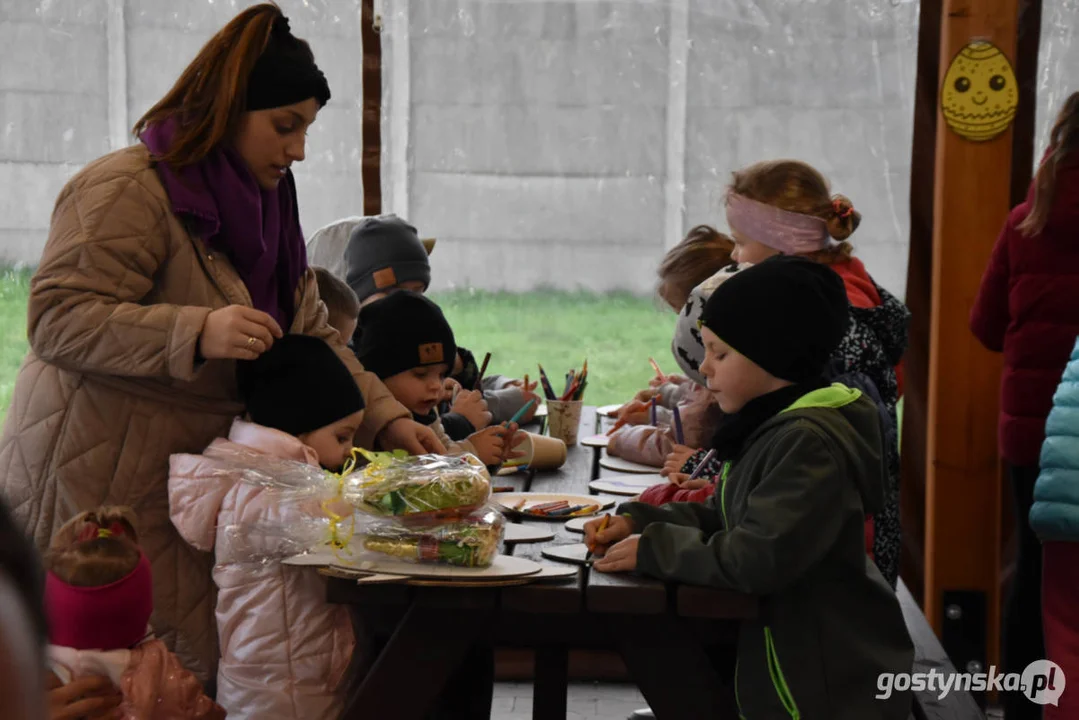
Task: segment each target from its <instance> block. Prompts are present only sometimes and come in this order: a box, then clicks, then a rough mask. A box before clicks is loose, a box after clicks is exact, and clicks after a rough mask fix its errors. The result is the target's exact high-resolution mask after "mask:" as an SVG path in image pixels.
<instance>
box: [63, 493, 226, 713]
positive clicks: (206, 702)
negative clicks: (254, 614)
mask: <svg viewBox="0 0 1079 720" xmlns="http://www.w3.org/2000/svg"><path fill="white" fill-rule="evenodd" d="M45 567H46V570H47V573H46V576H45V612H46V615H47V617H48V624H49V643H50V644H49V647H48V659H49V669H50V670H51V671H52V674H53V676H54V677H53V678H51V680H52V683H51V685H53V686H56V685H61V686H62V685H66V684H67V683H69V682H72V681H77V680H80V679H81V678H86V677H90V676H97V677H103V678H108V679H109V680H111V681H112V683H113V685H114V686H115V687H116V688H117V690H118V692H119V693H120V694H121V695H122V696H123V699H122V700H121V702H120V706H119V708H118V712H117V714H116V717H117V718H122V719H123V720H155V719H157V718H169V720H219V719H220V718H224V717H225V711H224V710H223V709H222V708H221V707H220V706H219V705H217V704H216V703H214V702H213V701H212V700H211V699H210V698H208V697H207V696H206V695H205V694H204V693H203V690H202V684H201V683H200V682H199V681H198V680H197V679H196V678H195V676H194V675H192V674H191V673H190V672H188V671H187V670H185V669H184V667H183V666H182V665H181V664H180V660H179V659H178V658H177V657H176V656H175V655H173V654H172V653H171V652H169V650H168V649H167V648H166V647H165V644H164V643H163V642H161V641H160V640H158V639H156V638H155V637H154V636H153V632H152V631H151V630H150V627H149V622H150V613H151V612H152V611H153V609H154V598H153V577H152V575H151V571H150V561H149V560H147V559H146V555H144V554H143V552H142V550H141V549H140V548H139V545H138V537H137V534H136V531H135V514H134V511H132V510H131V509H130V508H122V507H102V508H99V509H97V510H95V511H92V512H84V513H80V514H79V515H76V516H75V517H74V518H73V519H72V520H70V521H69V522H68V523H66V524H65V525H64V526H63V527H61V528H60V530H58V531H57V533H56V535H55V536H54V537H53V539H52V544H51V546H50V548H49V550H48V552H47V553H46V555H45Z"/></svg>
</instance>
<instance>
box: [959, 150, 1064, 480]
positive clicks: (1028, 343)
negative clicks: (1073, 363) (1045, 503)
mask: <svg viewBox="0 0 1079 720" xmlns="http://www.w3.org/2000/svg"><path fill="white" fill-rule="evenodd" d="M1033 197H1034V190H1033V185H1032V186H1031V190H1030V191H1029V192H1028V193H1027V199H1026V201H1025V202H1023V203H1022V204H1021V205H1019V206H1017V207H1016V208H1015V209H1014V210H1012V212H1011V214H1009V215H1008V221H1007V222H1006V223H1005V224H1004V229H1003V230H1001V233H1000V237H999V238H997V244H996V247H995V248H993V256H992V259H991V260H990V261H989V267H988V268H987V269H986V271H985V275H984V277H983V278H982V286H981V289H980V290H979V291H978V297H977V300H976V301H975V303H974V309H973V311H972V312H971V317H970V328H971V330H972V331H973V332H974V335H975V336H976V337H977V338H978V340H980V341H981V343H982V344H983V345H985V347H986V348H988V349H989V350H992V351H994V352H1003V353H1004V375H1003V377H1002V379H1001V402H1000V428H999V432H1000V438H999V442H1000V455H1001V457H1002V458H1004V460H1005V461H1006V462H1008V463H1009V464H1011V465H1015V466H1036V465H1037V464H1038V458H1039V455H1040V453H1041V447H1042V443H1043V442H1044V440H1045V419H1046V417H1047V416H1048V415H1049V411H1050V410H1051V409H1052V406H1053V393H1054V392H1055V391H1056V387H1057V385H1058V384H1059V383H1060V376H1061V373H1063V372H1064V366H1065V365H1066V364H1067V362H1068V356H1069V355H1070V353H1071V349H1072V346H1073V345H1074V344H1075V337H1076V335H1079V157H1076V158H1073V159H1072V160H1071V161H1069V162H1068V163H1067V164H1066V166H1065V167H1062V168H1061V169H1060V170H1059V171H1058V173H1057V186H1056V192H1055V199H1054V201H1053V206H1052V209H1051V211H1050V214H1049V222H1048V224H1047V225H1046V226H1045V230H1044V231H1043V232H1042V233H1041V234H1039V235H1036V236H1034V237H1026V236H1025V235H1023V233H1021V232H1020V231H1019V230H1017V229H1016V226H1017V225H1019V223H1021V222H1022V221H1023V219H1024V218H1026V216H1027V214H1028V213H1029V212H1030V208H1031V205H1032V201H1033Z"/></svg>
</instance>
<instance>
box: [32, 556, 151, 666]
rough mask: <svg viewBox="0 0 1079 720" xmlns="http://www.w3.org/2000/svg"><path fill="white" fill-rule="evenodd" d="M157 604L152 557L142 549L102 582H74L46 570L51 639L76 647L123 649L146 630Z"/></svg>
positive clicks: (46, 610) (79, 648)
mask: <svg viewBox="0 0 1079 720" xmlns="http://www.w3.org/2000/svg"><path fill="white" fill-rule="evenodd" d="M153 609H154V584H153V576H152V575H151V573H150V561H149V560H147V559H146V556H145V555H143V554H142V553H139V564H138V565H136V566H135V569H134V570H132V571H131V572H129V573H128V574H127V575H125V576H124V577H122V578H120V579H119V580H117V581H116V582H114V583H110V584H108V585H102V586H101V587H80V586H77V585H70V584H68V583H66V582H64V581H63V580H61V579H60V578H58V577H57V576H56V575H54V574H53V573H51V572H50V573H47V574H46V576H45V613H46V616H47V617H48V620H49V642H50V643H52V644H53V645H62V646H63V647H70V648H74V649H76V650H122V649H126V648H130V647H133V646H134V645H135V644H137V643H138V642H139V641H140V640H142V638H143V637H144V636H145V635H146V624H147V623H148V622H149V621H150V613H151V612H153Z"/></svg>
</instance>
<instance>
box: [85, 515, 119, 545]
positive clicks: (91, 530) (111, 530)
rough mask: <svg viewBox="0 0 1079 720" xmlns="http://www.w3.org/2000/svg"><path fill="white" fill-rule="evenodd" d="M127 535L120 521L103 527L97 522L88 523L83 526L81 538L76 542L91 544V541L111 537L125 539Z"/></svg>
mask: <svg viewBox="0 0 1079 720" xmlns="http://www.w3.org/2000/svg"><path fill="white" fill-rule="evenodd" d="M126 535H127V533H126V532H125V531H124V526H123V524H122V523H121V522H119V521H118V520H114V521H112V522H111V523H109V526H108V527H107V528H106V527H101V525H99V524H98V523H96V522H88V523H86V524H85V525H83V528H82V530H80V531H79V536H78V537H77V538H75V541H76V542H90V541H91V540H98V539H101V538H110V537H124V536H126Z"/></svg>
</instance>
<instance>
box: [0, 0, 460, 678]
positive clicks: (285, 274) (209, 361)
mask: <svg viewBox="0 0 1079 720" xmlns="http://www.w3.org/2000/svg"><path fill="white" fill-rule="evenodd" d="M329 95H330V93H329V87H328V86H327V84H326V80H325V77H324V76H323V75H322V73H321V72H320V71H319V70H318V68H317V67H316V65H315V63H314V58H313V56H312V54H311V51H310V49H309V48H308V46H307V44H306V43H304V42H303V41H302V40H298V39H296V38H295V37H293V36H292V34H291V32H290V30H289V27H288V21H287V19H285V18H284V16H283V15H282V14H281V12H280V10H279V9H278V8H277V7H276V6H274V5H258V6H255V7H252V8H249V9H248V10H245V11H244V12H242V13H240V14H239V15H238V16H237V17H236V18H235V19H233V20H232V22H230V23H229V24H228V25H227V26H226V27H225V28H223V29H222V30H221V31H220V32H219V33H218V34H217V35H216V36H215V37H214V38H212V39H211V40H210V42H209V43H208V44H207V45H206V46H205V47H204V48H203V49H202V50H201V51H200V53H199V55H198V56H197V57H196V58H195V60H194V61H193V62H192V63H191V65H190V66H188V68H187V69H186V70H185V71H184V73H183V74H182V75H181V77H180V78H179V80H178V81H177V83H176V85H175V86H174V87H173V89H172V90H171V91H170V92H169V93H168V94H167V95H166V96H165V97H164V98H163V99H162V100H161V101H160V102H159V103H158V104H157V105H155V106H154V107H153V108H151V110H150V111H149V112H148V113H147V114H146V116H144V117H143V118H142V119H141V120H140V121H139V123H138V124H137V125H136V126H135V134H136V135H137V136H138V137H140V139H141V140H142V142H141V143H139V144H137V145H135V146H133V147H129V148H127V149H125V150H120V151H118V152H114V153H112V154H110V155H106V156H105V157H103V158H100V159H99V160H97V161H95V162H93V163H90V164H89V165H88V166H86V167H85V168H84V169H83V170H82V171H80V172H79V173H78V174H76V175H75V177H74V178H72V180H71V181H70V182H69V183H68V184H67V186H66V187H65V188H64V189H63V191H62V192H61V193H60V196H59V198H58V199H57V202H56V207H55V210H54V212H53V217H52V224H51V227H50V230H49V239H48V242H47V244H46V246H45V251H44V255H43V256H42V258H41V264H40V266H39V268H38V270H37V273H36V274H35V275H34V278H33V281H32V283H31V291H30V302H29V318H28V333H29V339H30V348H31V349H30V352H29V353H28V355H27V357H26V360H25V361H24V363H23V366H22V369H21V370H20V372H19V377H18V381H17V383H16V386H15V394H14V397H13V399H12V404H11V408H10V410H9V412H8V416H7V421H6V423H5V425H4V432H3V437H2V439H0V495H2V496H3V498H4V499H5V500H6V501H7V502H8V504H9V505H10V506H11V508H12V510H13V513H14V516H15V519H16V522H17V524H18V525H20V526H21V527H22V528H23V530H24V531H25V532H26V533H27V534H28V535H32V536H33V538H34V540H35V541H36V543H37V545H38V547H39V548H44V547H46V546H47V544H48V541H49V538H50V537H51V536H52V534H53V530H54V529H55V528H57V527H59V526H60V525H61V524H63V523H64V522H65V521H66V520H68V519H69V518H71V517H72V516H73V515H75V514H76V513H78V512H80V511H82V510H87V509H90V508H93V507H96V506H99V505H106V504H108V505H129V506H131V507H133V508H134V509H135V510H136V511H137V512H138V514H139V516H140V517H141V518H142V519H143V522H144V523H145V528H146V532H145V538H144V543H143V548H144V549H145V551H146V553H147V555H148V556H149V557H150V559H151V561H152V563H153V573H154V606H155V614H154V617H153V618H152V624H153V627H154V630H155V631H156V633H157V634H158V636H159V637H160V638H162V639H163V640H165V642H166V644H167V645H168V646H169V647H170V648H171V649H174V650H175V652H176V653H177V654H178V655H179V656H180V658H181V659H182V660H183V661H184V662H185V664H187V665H188V666H189V667H190V668H191V670H193V671H194V672H195V673H196V674H197V675H199V677H200V678H202V679H203V680H207V679H209V678H211V677H213V671H214V667H215V665H216V662H217V647H216V645H217V638H216V631H215V624H214V619H213V608H214V600H213V597H212V587H213V585H212V582H211V577H210V568H211V562H212V556H211V555H210V554H207V553H201V552H197V551H195V550H194V549H192V548H191V547H189V546H188V545H187V544H186V543H184V542H183V541H182V540H181V539H180V537H179V535H178V534H177V533H176V531H175V529H174V528H173V527H172V525H171V524H170V522H169V506H168V496H167V481H168V469H169V456H170V455H171V454H173V453H196V454H197V453H200V452H202V450H203V449H204V448H205V447H206V446H207V445H208V444H209V443H210V442H211V441H212V440H213V439H214V438H216V437H219V436H225V435H227V434H228V429H229V427H230V425H231V424H232V420H233V418H234V417H236V416H237V415H238V414H241V413H242V412H243V407H242V406H241V404H240V403H239V402H238V400H237V398H238V394H237V390H236V384H235V379H234V375H235V364H236V361H237V360H249V359H254V358H255V357H257V356H258V355H259V354H261V353H262V352H265V351H266V350H267V349H268V348H269V347H270V346H271V345H272V344H273V341H274V340H275V339H276V338H278V337H281V335H282V332H283V330H287V331H288V332H292V333H304V334H308V335H315V336H318V337H321V338H324V339H326V340H327V341H328V342H330V343H331V344H333V345H334V347H335V349H336V350H337V351H338V353H339V355H340V356H341V358H342V360H344V361H345V362H346V363H347V364H348V365H349V367H350V368H351V369H352V371H353V374H354V375H355V378H356V382H357V383H358V385H359V387H360V390H361V391H362V392H363V395H364V397H365V399H366V403H367V411H366V416H365V420H364V428H363V430H362V431H361V434H362V435H363V436H364V437H373V436H376V435H377V436H378V438H379V441H380V442H381V444H382V445H383V446H388V447H402V448H405V449H407V450H409V451H412V452H422V451H424V450H425V449H426V450H431V451H442V450H443V448H442V447H441V445H440V443H439V442H438V440H437V439H436V438H435V437H434V436H433V434H431V432H430V430H429V429H427V428H426V427H423V426H421V425H418V424H417V423H415V422H413V421H412V419H411V415H410V414H409V413H408V411H407V410H405V408H404V407H403V406H401V405H400V404H399V403H397V402H396V401H395V400H394V399H393V396H392V395H390V394H389V393H388V392H387V390H386V388H385V387H384V386H383V385H382V383H380V382H379V381H378V379H377V378H376V377H375V376H374V375H373V374H371V373H368V372H366V371H364V370H363V368H362V367H361V366H360V365H359V363H358V362H357V360H356V359H355V357H354V356H353V354H352V353H351V352H350V351H348V350H347V348H346V347H345V346H344V345H343V344H342V343H341V340H340V338H339V337H338V336H337V333H336V332H335V331H334V330H333V329H331V328H330V327H329V325H327V322H326V320H327V317H326V308H325V305H323V303H322V302H321V301H320V300H319V297H318V288H317V285H316V283H315V280H314V273H313V271H312V270H310V269H309V268H308V267H307V262H306V255H305V250H304V246H303V236H302V233H301V232H300V227H299V216H298V212H297V207H296V194H295V186H294V183H293V178H292V173H291V171H290V170H289V169H288V168H289V165H291V164H292V163H293V162H299V161H302V160H303V158H304V137H305V133H306V131H307V128H308V127H309V126H310V124H311V123H312V122H313V121H314V120H315V116H316V115H317V113H318V111H319V110H320V108H321V107H322V105H324V104H325V103H326V101H327V100H328V99H329ZM312 401H313V402H317V398H312Z"/></svg>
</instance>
